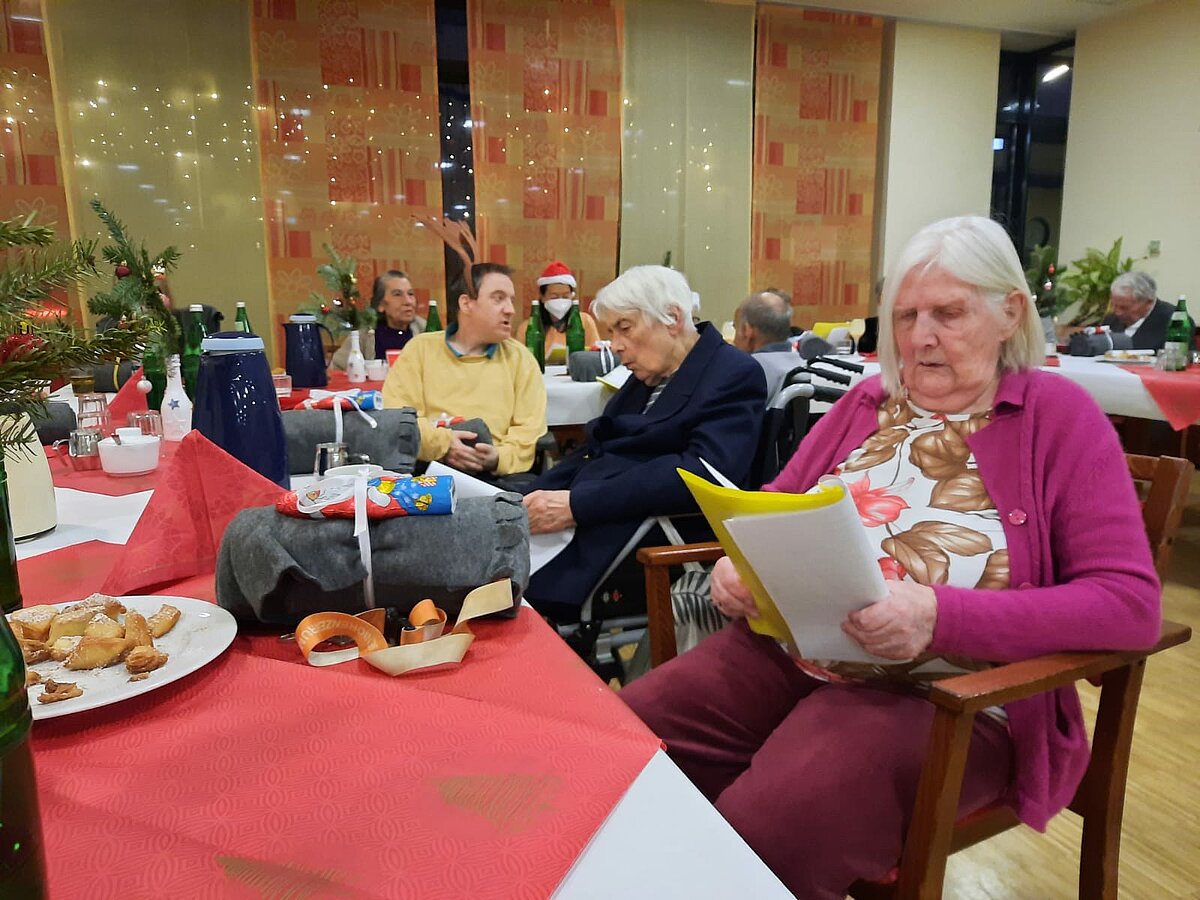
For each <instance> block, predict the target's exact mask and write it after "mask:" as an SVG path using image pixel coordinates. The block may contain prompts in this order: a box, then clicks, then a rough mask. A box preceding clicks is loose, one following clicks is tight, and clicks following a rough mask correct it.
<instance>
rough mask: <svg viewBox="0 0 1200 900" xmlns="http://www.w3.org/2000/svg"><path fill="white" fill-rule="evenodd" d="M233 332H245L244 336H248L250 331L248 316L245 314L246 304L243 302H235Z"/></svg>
mask: <svg viewBox="0 0 1200 900" xmlns="http://www.w3.org/2000/svg"><path fill="white" fill-rule="evenodd" d="M233 330H234V331H241V332H245V333H246V334H250V333H251V331H252V329H251V328H250V316H249V314H247V312H246V302H245V301H244V300H239V301H238V302H237V314H236V315H234V317H233Z"/></svg>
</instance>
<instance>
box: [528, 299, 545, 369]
mask: <svg viewBox="0 0 1200 900" xmlns="http://www.w3.org/2000/svg"><path fill="white" fill-rule="evenodd" d="M525 346H526V347H527V348H528V349H529V352H530V353H532V354H533V358H534V359H536V360H537V364H538V368H539V369H541V370H542V371H543V372H545V371H546V329H545V326H544V325H542V302H541V301H540V300H534V301H533V306H532V308H531V309H530V310H529V324H528V325H527V326H525Z"/></svg>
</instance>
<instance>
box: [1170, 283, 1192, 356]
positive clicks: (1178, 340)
mask: <svg viewBox="0 0 1200 900" xmlns="http://www.w3.org/2000/svg"><path fill="white" fill-rule="evenodd" d="M1192 333H1193V327H1192V317H1191V316H1189V315H1188V311H1187V298H1186V297H1184V296H1183V295H1180V297H1179V300H1178V301H1177V302H1176V303H1175V312H1173V313H1171V321H1170V323H1169V324H1168V325H1167V343H1166V346H1164V347H1163V350H1165V351H1166V352H1167V353H1168V354H1169V355H1170V359H1171V360H1172V361H1173V365H1172V367H1171V368H1172V370H1173V371H1176V372H1182V371H1183V370H1184V369H1186V368H1187V367H1188V362H1190V360H1191V354H1192Z"/></svg>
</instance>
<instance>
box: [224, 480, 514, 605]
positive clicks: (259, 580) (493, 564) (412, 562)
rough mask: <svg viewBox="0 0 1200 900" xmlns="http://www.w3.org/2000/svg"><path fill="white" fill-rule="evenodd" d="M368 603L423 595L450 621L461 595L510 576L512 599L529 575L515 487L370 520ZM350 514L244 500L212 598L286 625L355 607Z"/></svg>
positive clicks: (358, 572)
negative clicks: (371, 585) (444, 509)
mask: <svg viewBox="0 0 1200 900" xmlns="http://www.w3.org/2000/svg"><path fill="white" fill-rule="evenodd" d="M370 527H371V564H372V568H373V569H374V581H375V605H376V606H380V607H395V608H397V609H399V610H400V611H401V612H402V613H404V614H405V615H407V613H408V611H409V610H410V609H412V607H413V606H414V605H416V604H417V603H418V602H419V601H421V600H422V599H424V598H426V597H429V598H430V599H432V600H433V601H434V602H435V603H436V604H437V605H438V606H440V607H441V608H442V609H444V610H445V611H446V614H447V615H448V616H449V618H450V622H451V623H453V621H454V619H455V617H456V616H457V615H458V612H459V610H460V609H461V608H462V601H463V598H464V597H466V595H467V593H468V592H470V591H471V590H473V589H474V588H477V587H479V586H480V585H481V584H485V583H487V582H489V581H494V580H496V579H497V578H511V579H512V582H513V601H514V606H513V610H512V613H511V614H512V615H513V616H515V615H516V614H517V609H516V606H515V601H516V600H517V598H519V597H520V596H521V594H522V593H524V591H525V588H526V586H527V585H528V584H529V525H528V520H527V518H526V516H525V508H524V506H523V505H522V503H521V497H520V495H518V494H511V493H504V494H496V495H494V496H492V497H472V498H468V499H464V500H459V501H458V507H457V510H456V511H455V513H454V514H453V515H450V516H411V517H398V518H394V519H382V520H379V521H376V522H372V523H371V526H370ZM353 531H354V520H353V519H299V518H294V517H292V516H285V515H283V514H281V513H278V512H276V511H275V508H274V507H273V506H268V507H258V508H253V509H245V510H242V512H240V513H238V515H237V517H236V518H235V519H234V520H233V521H232V522H231V523H230V524H229V527H228V528H227V529H226V530H225V536H224V538H223V539H222V540H221V550H220V553H219V554H218V557H217V584H216V586H217V603H218V604H220V605H221V606H222V607H224V608H225V609H227V610H229V611H230V612H232V613H233V614H234V615H235V616H237V617H238V618H239V619H243V620H247V621H255V620H257V621H260V622H269V623H272V624H278V625H287V626H291V625H295V624H296V623H297V622H299V621H300V620H301V619H303V618H304V617H305V616H307V615H310V614H311V613H316V612H327V611H333V612H345V613H351V614H353V613H358V612H362V611H363V609H365V608H366V607H365V603H364V601H363V591H362V580H363V579H364V578H365V577H366V570H365V569H364V568H363V565H362V559H361V557H360V556H359V551H358V539H357V538H355V537H354V534H353Z"/></svg>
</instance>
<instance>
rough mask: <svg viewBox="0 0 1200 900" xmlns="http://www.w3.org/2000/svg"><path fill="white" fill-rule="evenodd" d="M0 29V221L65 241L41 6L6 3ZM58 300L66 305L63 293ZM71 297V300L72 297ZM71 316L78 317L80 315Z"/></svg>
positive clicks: (18, 0)
mask: <svg viewBox="0 0 1200 900" xmlns="http://www.w3.org/2000/svg"><path fill="white" fill-rule="evenodd" d="M0 25H2V26H3V33H2V34H0V219H12V218H17V217H20V218H24V217H26V216H28V215H29V214H30V213H36V214H37V217H36V219H35V220H34V221H35V222H37V223H38V224H41V225H53V226H55V231H56V232H57V234H58V236H59V237H60V238H62V239H63V240H69V239H70V237H71V227H70V222H69V220H68V213H67V195H66V191H65V190H64V188H63V174H62V159H61V155H60V152H59V142H58V127H57V125H56V124H55V121H54V94H53V91H52V90H51V85H50V62H49V60H48V59H47V58H46V48H45V44H44V43H43V41H42V9H41V4H40V3H39V2H38V0H5V2H3V3H2V4H0ZM57 296H58V297H59V298H60V299H61V300H63V301H64V302H65V301H66V299H67V295H66V292H60V293H59V294H58V295H57ZM71 297H72V300H74V299H76V295H75V292H74V291H72V292H71ZM50 308H53V306H51V307H50ZM74 313H75V315H76V316H77V317H78V314H79V310H78V309H77V308H76V309H75V310H74Z"/></svg>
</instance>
